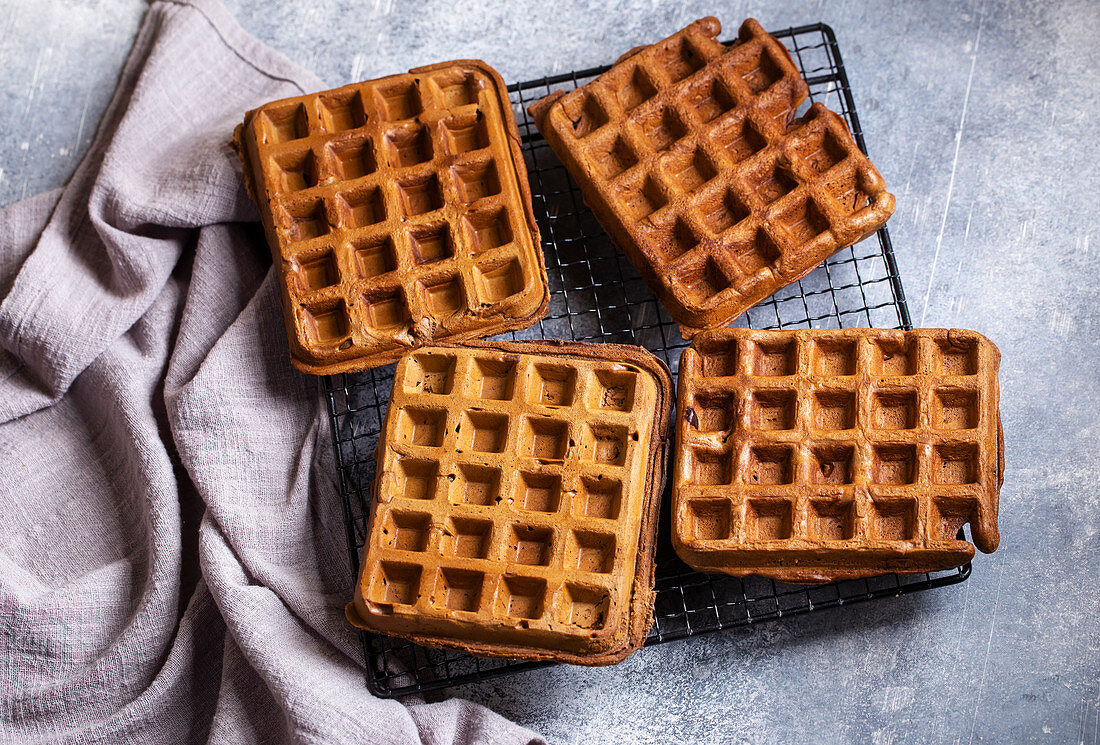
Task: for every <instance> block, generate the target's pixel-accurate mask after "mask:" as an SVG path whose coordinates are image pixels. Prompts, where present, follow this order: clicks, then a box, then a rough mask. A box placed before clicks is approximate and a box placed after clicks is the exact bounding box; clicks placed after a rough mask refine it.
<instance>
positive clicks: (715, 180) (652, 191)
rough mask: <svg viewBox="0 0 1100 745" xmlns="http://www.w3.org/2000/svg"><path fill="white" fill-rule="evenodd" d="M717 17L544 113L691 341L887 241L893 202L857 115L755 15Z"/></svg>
mask: <svg viewBox="0 0 1100 745" xmlns="http://www.w3.org/2000/svg"><path fill="white" fill-rule="evenodd" d="M721 28H722V27H721V24H720V23H719V22H718V21H717V19H715V18H704V19H702V20H699V21H696V22H694V23H692V24H691V25H690V26H688V27H686V28H684V29H682V30H680V31H678V32H676V33H675V34H673V35H672V36H670V37H668V38H667V39H664V40H662V41H660V42H657V43H656V44H652V45H649V46H646V47H641V48H639V49H637V50H634V51H631V52H629V53H628V54H626V55H624V56H623V57H622V58H620V59H619V61H618V62H616V63H615V65H614V66H613V67H612V68H611V69H610V70H608V71H607V72H605V73H604V74H602V75H600V76H599V77H597V78H596V79H595V80H593V81H592V82H590V83H587V84H586V85H583V86H581V87H580V88H578V89H577V90H575V91H570V92H564V91H556V92H553V93H551V94H550V95H548V96H547V97H545V98H543V99H542V100H540V101H538V102H536V103H535V104H534V105H532V106H531V109H530V113H531V116H532V118H533V119H534V120H535V123H536V125H537V126H538V128H539V131H540V132H542V134H543V136H544V137H545V138H546V141H547V143H548V144H549V145H550V147H551V148H552V149H553V150H554V152H555V153H556V154H557V155H558V157H559V158H560V159H561V161H562V163H563V164H564V165H565V167H566V169H567V170H568V171H569V173H570V175H571V176H572V177H573V179H574V180H575V181H576V182H577V185H578V186H579V187H580V189H581V192H582V193H583V195H584V200H585V203H586V204H588V205H589V206H590V207H591V208H592V211H593V213H594V214H595V216H596V218H597V220H599V222H600V225H601V226H603V228H604V229H605V230H606V231H607V232H608V234H609V235H610V236H611V238H612V240H613V241H614V242H615V243H616V245H618V247H619V248H620V249H622V250H623V251H624V252H625V253H626V255H627V257H628V258H629V259H630V261H631V263H633V265H634V266H635V268H637V270H638V272H639V273H640V274H641V275H642V277H643V278H644V279H645V281H646V283H647V284H648V285H649V287H650V289H651V290H652V291H653V293H654V294H655V295H656V296H657V298H658V299H659V300H660V301H661V303H662V304H663V305H664V306H665V308H666V309H667V310H668V312H669V314H670V315H671V316H672V318H673V319H674V320H675V321H676V322H677V323H678V324H679V325H680V329H681V331H682V333H683V335H684V337H685V338H691V337H692V336H693V335H694V334H695V333H697V332H698V331H699V330H701V329H707V328H715V327H718V326H726V325H728V324H729V323H730V322H731V321H732V320H734V319H735V318H736V317H737V316H739V315H741V314H742V313H744V312H745V311H746V310H748V308H750V307H751V306H753V305H755V304H756V303H758V302H759V301H761V300H763V299H764V298H766V297H767V296H769V295H771V294H772V293H773V292H775V291H776V290H778V289H780V288H781V287H784V286H786V285H788V284H790V283H791V282H794V281H796V280H798V279H800V278H802V277H804V276H805V275H806V274H808V273H809V272H810V271H812V270H813V269H814V267H816V266H817V265H818V264H820V263H821V262H822V261H824V260H825V259H826V258H827V257H828V256H830V255H831V254H833V253H834V252H836V251H837V250H838V249H840V248H843V247H844V246H848V245H851V244H852V243H855V242H857V241H860V240H862V239H863V238H865V237H867V236H869V235H871V234H872V233H874V232H875V231H876V230H878V228H880V227H882V225H883V224H884V223H885V222H886V220H887V218H888V217H889V216H890V215H891V214H892V213H893V211H894V197H893V195H891V194H889V193H888V192H887V191H886V185H885V183H884V182H883V180H882V176H881V175H880V174H879V172H878V171H877V170H876V169H875V167H874V165H872V163H871V162H870V161H869V160H868V159H867V156H865V155H864V154H863V152H862V151H861V150H860V149H859V146H858V145H857V143H856V141H855V139H854V138H853V137H852V134H851V132H850V131H849V130H848V127H847V125H846V124H845V123H844V120H843V119H841V118H840V117H839V116H837V115H836V114H835V113H833V112H831V111H829V110H828V109H826V108H825V107H824V106H823V105H822V104H820V103H815V104H814V105H812V106H810V107H809V110H808V111H807V112H806V113H805V114H804V115H803V116H801V117H797V118H796V116H795V114H796V110H797V109H798V107H799V104H801V103H802V102H803V101H804V100H805V99H806V97H807V93H808V90H807V86H806V83H805V81H804V80H803V79H802V76H801V75H800V74H799V72H798V69H797V68H796V67H795V65H794V63H793V62H792V60H791V57H790V54H789V53H788V52H787V50H786V48H785V47H784V46H783V45H782V44H781V43H780V42H779V41H777V40H776V39H775V38H774V37H772V36H770V35H769V34H767V33H766V32H765V31H764V30H763V29H762V28H761V26H760V24H759V23H757V22H756V21H755V20H753V19H749V20H747V21H745V23H744V24H743V25H742V26H741V30H740V33H739V36H738V39H737V41H736V42H735V43H734V44H733V45H732V46H730V47H728V48H727V47H726V46H725V45H723V44H722V43H721V42H719V41H717V39H716V37H717V35H718V34H719V33H720V31H721Z"/></svg>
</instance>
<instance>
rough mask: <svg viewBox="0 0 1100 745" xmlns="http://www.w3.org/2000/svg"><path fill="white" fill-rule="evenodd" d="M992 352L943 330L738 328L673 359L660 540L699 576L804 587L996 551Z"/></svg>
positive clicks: (998, 442)
mask: <svg viewBox="0 0 1100 745" xmlns="http://www.w3.org/2000/svg"><path fill="white" fill-rule="evenodd" d="M999 360H1000V354H999V352H998V351H997V348H996V347H995V346H994V345H993V344H992V343H991V342H990V341H989V340H988V339H986V338H985V337H983V336H981V335H980V334H977V333H975V332H973V331H961V330H957V329H951V330H947V329H921V330H917V331H892V330H879V329H841V330H835V331H816V330H799V331H751V330H744V329H722V330H716V331H708V332H706V333H704V334H700V335H699V336H697V337H695V340H694V341H693V342H692V345H691V346H690V347H688V348H687V349H685V350H684V353H683V355H682V357H681V358H680V373H679V388H678V407H679V416H678V417H677V426H676V449H675V466H674V476H673V490H672V538H673V545H674V546H675V548H676V551H677V553H678V554H679V555H680V556H681V558H683V560H684V561H685V562H687V563H688V564H690V565H691V566H693V567H695V568H696V569H700V570H704V571H721V572H726V573H728V574H733V575H738V576H744V575H748V574H757V575H762V576H765V577H771V578H773V579H776V580H781V581H784V582H797V583H814V582H827V581H832V580H837V579H851V578H856V577H868V576H873V575H878V574H884V573H887V572H931V571H936V570H941V569H949V568H952V567H957V566H960V565H962V564H964V563H966V562H967V561H969V560H970V558H971V557H972V556H973V555H974V547H973V546H971V545H970V544H969V543H967V542H966V541H962V540H958V539H957V538H956V534H957V533H958V531H959V529H960V528H961V527H962V526H963V525H965V524H967V523H969V524H970V529H971V533H972V534H973V537H974V543H975V544H976V545H977V546H978V548H980V549H981V550H982V551H985V552H987V553H988V552H991V551H993V550H995V549H996V548H997V543H998V540H999V537H998V532H997V497H998V492H999V490H1000V486H1001V480H1002V474H1003V468H1004V466H1003V460H1004V457H1003V443H1002V439H1001V421H1000V414H999V410H998V396H999V394H998V386H997V367H998V364H999Z"/></svg>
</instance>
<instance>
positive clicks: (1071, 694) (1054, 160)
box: [0, 0, 1100, 744]
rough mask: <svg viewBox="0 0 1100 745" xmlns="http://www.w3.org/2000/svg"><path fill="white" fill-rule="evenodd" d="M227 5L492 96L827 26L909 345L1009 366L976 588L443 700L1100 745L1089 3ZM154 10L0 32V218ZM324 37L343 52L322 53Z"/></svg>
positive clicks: (281, 31)
mask: <svg viewBox="0 0 1100 745" xmlns="http://www.w3.org/2000/svg"><path fill="white" fill-rule="evenodd" d="M303 5H306V4H300V3H292V2H289V1H286V0H280V1H279V2H259V1H258V0H234V1H232V2H230V3H229V6H230V9H231V10H232V11H233V12H234V13H235V14H236V15H237V17H238V18H239V19H240V21H241V23H242V25H244V27H245V28H246V29H248V30H249V31H251V32H252V33H254V34H256V35H257V36H258V37H260V38H261V39H262V40H264V41H266V42H268V43H269V44H271V45H273V46H275V47H276V48H278V49H279V50H281V51H282V52H284V53H285V54H286V55H287V56H289V57H291V58H292V59H294V60H295V61H297V62H299V63H301V64H303V65H305V66H306V67H310V68H312V69H314V70H315V71H317V73H318V74H320V75H321V77H323V78H324V79H326V80H328V81H329V82H330V83H332V84H334V85H335V84H340V83H345V82H350V81H352V80H356V79H361V78H366V77H372V76H375V75H381V74H386V73H391V72H396V71H400V70H405V69H407V68H409V67H411V66H414V65H419V64H424V63H428V62H434V61H438V60H442V59H449V58H454V57H481V58H484V59H486V60H487V61H489V62H490V63H491V64H493V65H494V66H496V67H497V68H498V69H499V70H500V71H501V73H502V74H503V76H504V77H505V79H506V80H516V79H522V78H526V77H533V76H541V75H543V74H545V73H552V72H557V71H564V70H569V69H574V68H578V67H586V66H590V65H594V64H600V63H603V62H607V61H608V60H610V59H612V58H614V57H615V56H617V55H618V54H619V53H621V52H622V51H624V50H626V49H627V48H629V47H631V46H633V45H635V44H638V43H643V42H647V41H652V40H654V39H656V38H659V37H661V36H663V35H665V34H667V33H670V32H672V31H674V30H675V29H677V28H679V27H680V26H682V25H684V24H685V23H686V22H687V21H689V20H691V19H693V18H696V17H698V16H702V15H707V14H709V13H714V14H716V15H718V16H719V17H720V18H721V19H722V20H723V22H725V23H726V26H727V31H728V32H729V33H731V34H732V33H733V32H735V30H736V24H737V23H738V22H739V21H740V20H741V19H742V18H743V17H745V16H747V15H755V16H756V17H757V18H759V19H760V20H761V22H762V23H764V25H765V27H769V28H782V27H786V26H790V25H798V24H802V23H807V22H813V21H818V20H822V21H825V22H827V23H829V24H831V25H832V26H833V28H834V29H835V30H836V33H837V37H838V40H839V43H840V46H841V50H842V52H843V53H844V57H845V62H846V65H847V68H848V73H849V76H850V79H851V82H852V87H853V89H854V92H855V97H856V102H857V105H858V107H859V111H860V114H861V117H862V120H863V125H864V130H865V132H866V137H867V140H868V143H869V145H870V150H871V155H872V157H873V158H874V160H875V162H876V164H877V165H878V167H879V169H880V170H881V171H882V173H883V175H884V176H885V178H886V181H887V183H888V185H889V186H890V187H891V190H892V191H893V192H894V193H895V194H896V195H897V198H898V208H897V212H896V213H895V215H894V217H893V218H892V220H891V222H890V229H891V233H892V235H893V238H894V244H895V247H896V250H897V258H898V264H899V267H900V271H901V275H902V278H903V280H904V283H905V287H906V290H907V292H908V295H909V300H910V309H911V311H912V313H913V321H914V323H916V324H918V325H922V324H923V325H926V326H942V325H950V326H961V327H968V328H974V329H977V330H979V331H981V332H983V333H985V334H986V335H987V336H989V337H990V338H991V339H992V340H993V341H994V342H996V343H997V344H998V345H999V346H1000V348H1001V351H1002V353H1003V362H1002V368H1001V385H1002V414H1003V419H1004V427H1005V440H1006V452H1007V469H1006V472H1005V486H1004V489H1003V491H1002V493H1001V522H1000V524H1001V535H1002V543H1001V549H1000V550H999V551H998V552H997V553H996V554H994V555H992V556H985V555H979V556H978V557H977V558H976V560H975V564H974V574H973V576H972V577H971V579H970V580H969V581H967V582H966V583H965V584H963V585H961V586H958V587H954V588H947V589H942V590H935V591H931V592H927V593H922V594H918V595H914V596H909V597H904V598H900V599H896V600H895V599H891V600H884V601H878V602H874V603H868V604H865V605H860V606H856V607H851V608H841V609H837V610H833V611H827V612H823V613H817V614H814V615H810V616H804V617H800V618H793V619H788V620H783V621H779V622H774V623H770V624H767V625H764V626H760V627H757V628H753V629H751V630H749V631H747V632H732V633H723V634H716V635H710V636H706V637H700V638H696V639H690V640H687V641H683V642H676V643H672V644H667V645H664V646H661V647H656V648H652V649H648V650H645V651H644V652H642V653H640V654H637V655H635V656H634V657H632V658H631V659H630V660H628V661H627V662H625V663H623V664H622V665H619V666H618V667H615V668H610V669H602V670H587V669H574V668H569V667H558V668H554V669H549V670H539V671H534V672H529V673H524V674H521V675H517V676H512V677H507V678H502V679H499V680H496V681H493V682H490V683H485V684H481V685H477V686H471V687H466V688H463V689H460V690H459V691H457V692H458V693H459V694H461V695H463V696H466V697H468V698H472V699H473V700H475V701H479V702H483V703H485V704H487V705H488V706H490V707H492V708H493V709H495V710H496V711H498V712H500V713H502V714H504V715H506V716H509V717H512V718H514V719H517V720H519V721H520V722H522V723H523V724H525V725H528V726H530V727H532V728H534V729H536V730H539V731H542V732H544V733H546V735H547V736H548V738H549V739H550V740H551V741H552V742H561V743H565V742H649V741H667V742H776V743H787V742H829V743H832V742H837V743H842V742H873V743H894V744H900V743H929V742H931V743H940V742H944V743H947V742H963V743H969V742H991V743H1000V742H1042V743H1046V742H1069V743H1086V744H1088V743H1092V744H1095V743H1097V742H1098V731H1100V594H1098V592H1097V584H1098V581H1100V536H1098V528H1100V498H1098V496H1097V487H1098V482H1100V448H1098V447H1097V441H1098V440H1100V426H1098V423H1100V396H1098V393H1097V381H1098V379H1100V344H1098V342H1097V334H1098V333H1100V323H1098V318H1100V315H1098V311H1097V307H1098V302H1100V293H1098V289H1097V288H1098V287H1100V271H1098V269H1097V265H1098V262H1097V255H1098V253H1100V232H1098V224H1097V223H1098V218H1097V211H1098V209H1097V208H1098V207H1100V197H1098V195H1100V178H1098V175H1097V173H1098V171H1097V166H1096V164H1097V163H1098V162H1100V147H1098V145H1097V138H1098V136H1100V131H1098V129H1097V124H1096V122H1097V121H1098V120H1100V84H1098V81H1100V52H1098V49H1100V44H1098V43H1097V42H1098V41H1100V4H1097V3H1094V2H1087V1H1085V0H1080V1H1077V2H1062V3H1042V2H1035V3H1021V2H1016V3H1011V4H995V3H992V2H988V3H981V2H964V3H958V4H946V3H942V4H941V3H920V4H912V3H901V2H899V3H890V4H886V3H876V4H873V5H864V4H862V3H854V2H853V3H828V4H823V3H816V2H813V3H797V2H776V3H769V4H767V5H766V6H761V5H757V4H753V3H744V2H728V3H715V4H706V3H701V2H693V3H688V4H687V5H686V6H681V5H680V4H673V3H658V2H652V3H646V2H624V3H610V2H608V3H597V2H557V3H553V4H547V5H542V6H540V5H536V4H534V3H531V4H527V3H524V4H519V3H517V4H516V5H515V6H493V7H485V5H486V4H485V3H482V2H447V3H434V4H433V3H423V4H422V3H397V2H374V3H355V2H345V1H341V0H322V1H321V2H316V3H310V4H308V5H309V6H310V9H308V10H305V9H303V8H302V6H303ZM143 9H144V6H143V4H142V3H140V2H137V1H136V0H100V1H99V2H95V1H90V2H84V3H52V2H51V3H17V2H8V3H7V4H6V5H5V6H4V7H2V8H0V28H2V29H3V34H2V35H0V59H2V60H3V66H2V70H3V72H2V73H0V75H2V76H3V84H2V85H0V102H2V105H0V122H2V123H3V125H2V126H3V131H4V132H5V134H6V136H5V137H4V138H2V141H0V169H2V174H0V203H3V204H7V203H10V202H12V201H14V200H16V199H19V198H20V197H21V196H23V195H26V194H31V193H33V192H35V191H40V190H44V189H47V188H52V187H55V186H59V185H61V184H62V183H63V182H64V180H65V179H66V178H67V177H68V175H69V173H70V172H71V170H72V168H73V167H74V166H75V164H76V162H77V161H78V159H79V157H80V155H81V153H82V151H83V149H84V148H85V147H86V146H87V143H88V140H89V138H90V136H91V134H92V132H93V129H94V124H95V121H96V119H97V117H98V116H99V114H100V113H101V112H102V110H103V109H104V107H105V106H106V102H107V98H108V96H109V95H110V92H111V89H112V87H113V84H114V80H115V78H116V76H117V74H118V71H119V68H120V66H121V63H122V61H123V59H124V57H125V54H126V52H127V50H128V47H129V44H130V41H131V39H132V36H133V34H134V33H135V32H136V29H137V26H138V23H139V21H140V17H141V14H142V12H143ZM333 28H335V29H337V30H336V31H332V30H331V29H333Z"/></svg>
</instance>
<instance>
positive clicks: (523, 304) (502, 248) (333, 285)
mask: <svg viewBox="0 0 1100 745" xmlns="http://www.w3.org/2000/svg"><path fill="white" fill-rule="evenodd" d="M234 142H235V145H236V147H237V149H238V151H239V152H240V154H241V157H242V159H243V161H244V175H245V184H246V186H247V187H248V190H249V192H250V194H251V195H252V197H253V199H254V200H255V201H256V204H257V205H258V206H259V209H260V215H261V218H262V219H263V224H264V228H265V230H266V233H267V240H268V243H269V244H270V247H271V252H272V255H273V256H274V259H275V267H276V270H277V272H278V275H279V278H280V282H281V290H282V291H281V296H282V304H283V315H284V318H285V321H286V328H287V333H288V336H289V338H290V348H291V357H292V360H293V362H294V364H295V365H296V366H297V367H298V368H299V369H300V370H302V371H304V372H308V373H314V374H327V373H333V372H339V371H342V370H350V369H361V368H366V367H373V366H376V365H380V364H384V363H387V362H393V361H394V360H396V359H397V357H399V356H400V355H401V354H402V353H403V352H404V351H405V350H407V349H408V348H410V347H415V346H421V345H423V344H427V343H431V342H432V341H440V340H445V339H450V340H458V339H466V338H475V337H480V336H488V335H492V334H496V333H500V332H503V331H509V330H515V329H520V328H526V327H527V326H530V325H531V324H533V323H535V322H536V321H537V320H538V319H539V318H541V317H542V316H543V315H545V314H546V311H547V309H548V307H549V305H548V304H549V290H548V286H547V282H546V267H545V264H544V262H543V257H542V250H541V247H540V244H539V233H538V228H537V227H536V225H535V219H534V214H533V212H532V211H531V194H530V187H529V186H528V183H527V169H526V167H525V166H524V163H523V156H522V154H521V152H520V147H519V134H518V131H517V129H516V124H515V117H514V116H513V114H512V108H511V105H510V103H509V101H508V95H507V92H506V90H505V87H504V83H503V82H502V81H501V79H500V76H499V75H498V74H497V73H496V71H494V70H493V69H492V68H491V67H489V66H488V65H486V64H485V63H484V62H479V61H476V60H459V61H456V62H447V63H443V64H438V65H431V66H429V67H422V68H419V69H415V70H412V71H410V72H409V73H407V74H401V75H393V76H390V77H386V78H381V79H378V80H371V81H367V82H364V83H358V84H355V85H348V86H345V87H343V88H337V89H335V90H330V91H325V92H322V93H317V94H311V95H307V96H299V97H298V98H289V99H285V100H282V101H275V102H273V103H269V104H266V105H264V106H262V107H260V108H258V109H256V110H254V111H250V112H248V114H247V115H246V116H245V121H244V124H243V125H241V126H240V127H238V128H237V132H236V134H235V137H234Z"/></svg>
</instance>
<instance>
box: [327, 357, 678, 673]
mask: <svg viewBox="0 0 1100 745" xmlns="http://www.w3.org/2000/svg"><path fill="white" fill-rule="evenodd" d="M671 409H672V380H671V377H670V376H669V373H668V370H667V368H665V366H664V365H663V364H662V363H661V362H659V361H658V360H657V358H656V357H654V356H653V355H651V354H649V353H648V352H646V351H644V350H642V349H640V348H638V347H629V346H623V345H616V344H606V345H591V344H578V343H564V342H550V341H544V342H530V343H505V342H500V343H478V342H473V343H471V344H470V345H469V346H467V347H458V346H438V347H436V346H433V347H425V348H424V349H422V350H419V351H417V352H413V353H411V354H409V355H407V356H406V357H404V358H403V359H402V360H401V361H400V362H399V363H398V365H397V371H396V377H395V378H394V387H393V396H392V398H391V400H390V406H389V412H388V414H387V416H386V422H385V425H384V427H383V429H382V434H381V437H380V440H379V445H378V455H377V458H378V477H377V478H376V479H375V482H374V502H373V506H372V510H371V522H370V527H369V533H368V538H367V541H366V544H365V548H364V550H363V556H362V567H361V572H360V576H359V583H358V586H357V588H356V594H355V600H354V602H353V603H351V604H350V605H348V608H347V616H348V619H349V620H350V621H351V622H352V623H353V624H355V625H356V626H359V627H362V628H367V629H371V630H374V631H379V632H383V633H387V634H393V635H397V636H402V637H406V638H409V639H412V640H413V641H416V642H417V643H420V644H427V645H432V646H445V647H455V648H458V649H463V650H466V651H469V652H472V653H474V654H479V655H490V656H497V657H516V658H524V659H539V660H556V661H560V662H571V663H575V664H583V665H606V664H609V663H613V662H618V661H620V660H622V659H623V658H625V657H626V656H628V655H629V654H631V653H632V652H633V651H635V650H636V649H638V648H639V647H641V645H642V643H643V642H644V640H645V637H646V634H647V633H648V631H649V626H650V624H651V623H652V611H653V568H654V563H653V557H654V539H655V530H656V524H657V510H658V506H659V502H660V495H661V494H662V492H663V488H664V461H665V456H666V454H667V453H666V448H667V443H668V439H667V438H666V430H667V429H668V424H669V418H670V416H671Z"/></svg>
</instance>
